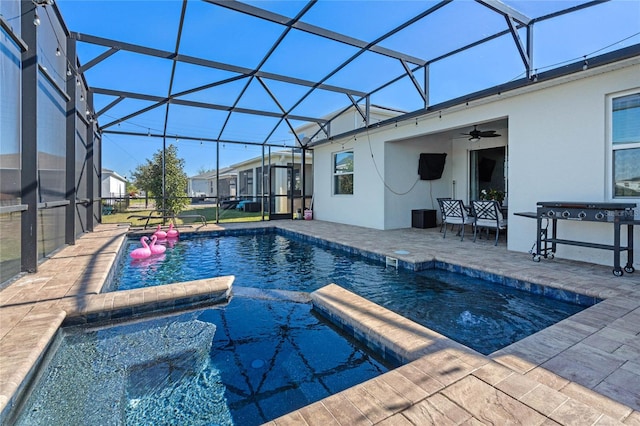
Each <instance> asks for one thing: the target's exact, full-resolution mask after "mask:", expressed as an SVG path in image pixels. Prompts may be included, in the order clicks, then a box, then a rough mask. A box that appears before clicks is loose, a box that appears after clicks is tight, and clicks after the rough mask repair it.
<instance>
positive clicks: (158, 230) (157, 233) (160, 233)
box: [153, 224, 167, 240]
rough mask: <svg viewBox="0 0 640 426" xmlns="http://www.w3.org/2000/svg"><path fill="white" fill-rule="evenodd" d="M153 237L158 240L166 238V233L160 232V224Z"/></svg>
mask: <svg viewBox="0 0 640 426" xmlns="http://www.w3.org/2000/svg"><path fill="white" fill-rule="evenodd" d="M153 235H155V236H156V237H158V240H164V239H166V238H167V233H166V232H165V231H163V230H162V227H161V226H160V224H158V229H157V230H156V232H154V233H153Z"/></svg>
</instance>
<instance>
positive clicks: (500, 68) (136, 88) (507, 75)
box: [57, 0, 640, 177]
mask: <svg viewBox="0 0 640 426" xmlns="http://www.w3.org/2000/svg"><path fill="white" fill-rule="evenodd" d="M247 3H249V4H251V5H253V6H256V7H260V8H263V9H267V10H269V11H271V12H274V13H278V14H281V15H285V16H287V17H293V16H295V15H296V14H297V13H298V12H299V11H300V10H301V9H302V8H303V7H304V5H305V4H306V2H301V1H252V2H247ZM435 3H436V2H435V1H384V0H378V1H364V0H363V1H342V0H333V1H326V0H325V1H319V2H318V3H317V4H315V5H314V6H313V7H312V8H311V9H310V10H309V11H308V12H307V13H306V14H305V15H304V16H303V18H302V21H303V22H305V23H308V24H313V25H317V26H323V27H325V28H328V29H329V30H332V31H336V32H339V33H343V34H345V35H348V36H351V37H355V38H358V39H361V40H365V41H371V40H374V39H376V38H377V37H379V36H381V35H383V34H385V33H386V32H387V31H389V30H391V29H393V28H394V27H396V26H397V25H399V24H400V23H402V22H404V21H406V20H407V19H409V18H411V17H412V16H415V15H416V14H418V13H420V12H422V11H424V10H426V9H427V8H428V7H430V6H432V5H433V4H435ZM504 3H506V4H508V5H509V6H511V7H513V8H515V9H517V10H519V11H521V12H522V13H524V14H526V15H528V16H531V17H538V16H541V15H544V14H547V13H550V12H553V11H555V10H559V9H562V8H566V7H571V6H573V5H575V4H579V3H584V2H582V1H573V0H563V1H524V0H520V1H504ZM57 4H58V7H59V8H60V10H61V13H62V15H63V18H64V20H65V22H66V24H67V27H68V28H69V30H71V31H74V32H76V31H77V32H80V33H85V34H90V35H95V36H100V37H105V38H109V39H114V40H119V41H126V42H128V43H133V44H138V45H142V46H147V47H152V48H155V49H161V50H166V51H173V50H174V49H175V45H176V34H177V29H178V23H179V16H180V11H181V7H182V2H181V1H178V0H154V1H151V0H149V1H147V0H137V1H129V0H111V1H100V0H57ZM504 29H506V24H505V21H504V19H503V18H502V17H500V16H498V15H497V14H495V13H493V12H491V11H489V10H488V9H486V8H484V7H483V6H481V5H479V4H477V3H475V2H472V1H470V0H455V1H454V2H453V3H452V4H450V5H447V6H446V7H444V8H442V9H440V10H438V11H437V12H435V13H434V14H433V15H431V16H429V17H427V18H425V19H423V20H421V21H420V22H418V23H416V24H415V25H412V26H410V27H409V28H407V29H405V30H404V31H402V32H401V33H398V34H396V35H394V36H392V37H390V38H388V39H386V40H384V41H383V42H382V43H381V44H380V45H381V46H382V47H385V48H389V49H393V50H396V51H401V52H403V53H406V54H409V55H412V56H415V57H418V58H421V59H425V60H429V59H432V58H434V57H437V56H439V55H441V54H443V53H445V52H447V51H449V50H452V49H455V48H457V47H461V46H463V45H466V44H468V43H470V42H472V41H474V40H476V39H478V38H482V37H484V36H487V35H490V34H493V33H495V32H498V31H501V30H504ZM282 31H283V27H282V26H280V25H277V24H274V23H270V22H266V21H263V20H260V19H257V18H253V17H249V16H245V15H240V14H238V13H236V12H232V11H230V10H227V9H225V8H221V7H217V6H214V5H211V4H209V3H206V2H202V1H189V2H188V6H187V12H186V19H185V26H184V30H183V35H182V40H181V45H180V53H181V54H184V55H191V56H196V57H200V58H204V59H208V60H212V61H219V62H222V63H227V64H231V65H235V66H239V67H246V68H249V69H253V68H255V67H256V66H257V65H258V63H259V62H260V61H261V60H262V59H263V58H264V57H265V54H266V52H267V51H268V49H269V48H270V47H271V45H272V44H273V43H274V42H275V40H277V39H278V37H279V36H280V35H281V34H282ZM639 32H640V1H637V0H614V1H611V2H609V3H606V4H603V5H599V6H596V7H592V8H589V9H586V10H583V11H580V12H578V13H575V14H572V15H570V16H565V17H560V18H556V19H553V20H550V21H543V22H540V23H537V24H536V25H535V27H534V55H533V64H534V68H536V69H538V70H539V71H543V70H545V69H548V68H553V67H557V66H560V65H562V64H564V63H569V62H574V61H576V60H577V59H580V58H582V57H583V56H587V57H589V56H595V55H597V54H601V53H605V52H607V51H611V50H615V49H619V48H622V47H625V46H629V45H631V44H637V43H640V36H639V34H638V33H639ZM521 36H522V37H524V33H522V34H521ZM104 51H105V48H104V47H100V46H95V45H90V44H86V43H79V44H78V54H79V57H80V61H81V63H87V62H88V61H90V60H91V59H93V58H94V57H95V56H97V55H99V54H101V53H102V52H104ZM356 52H357V49H356V48H354V47H351V46H345V45H342V44H340V43H337V42H334V41H330V40H326V39H320V38H318V37H316V36H312V35H310V34H308V33H304V32H301V31H297V30H294V31H292V32H291V33H289V34H288V35H287V37H285V39H284V40H283V42H282V44H281V45H280V46H279V48H278V49H277V50H276V51H275V53H274V54H273V55H271V56H270V57H269V58H268V59H267V60H266V61H265V63H264V64H263V66H262V68H261V70H262V71H267V72H271V73H276V74H282V75H288V76H293V77H296V78H300V79H306V80H317V79H320V78H323V77H325V76H327V74H328V73H329V72H330V71H331V70H332V69H333V68H334V67H336V66H338V65H340V64H341V63H343V62H344V61H345V60H346V59H348V58H350V57H351V56H352V55H354V54H355V53H356ZM403 72H404V71H403V68H402V66H401V64H400V62H399V61H397V60H395V59H390V58H388V57H384V56H380V55H375V54H372V53H366V54H363V55H360V56H359V57H358V58H357V59H356V60H354V61H353V62H352V63H351V64H349V65H348V66H347V67H345V68H344V69H343V70H342V71H340V72H338V73H336V74H335V75H333V76H331V78H329V79H328V80H327V81H326V83H327V84H332V85H335V86H340V87H347V88H351V89H356V90H360V91H364V92H367V91H370V90H372V89H374V88H376V87H378V86H380V85H381V84H383V83H385V82H386V81H388V80H390V79H391V78H394V77H397V76H399V75H402V73H403ZM85 75H86V78H87V81H88V82H89V85H91V86H93V87H101V88H111V89H116V90H122V91H131V92H136V93H142V94H149V95H154V96H160V97H165V96H167V93H168V84H169V81H170V75H171V62H170V61H166V60H160V59H157V58H142V59H140V56H139V55H134V54H132V53H128V52H124V51H120V52H118V53H116V54H114V55H112V56H110V57H109V58H108V59H106V60H105V61H103V62H102V63H100V64H98V65H97V66H95V67H93V68H91V69H89V70H88V71H87V72H86V74H85ZM236 75H237V74H236V73H233V72H229V71H222V70H215V69H212V68H207V67H201V66H196V65H189V64H184V63H180V64H179V65H178V66H177V68H176V75H175V82H174V86H173V90H172V93H176V92H179V91H182V90H188V89H191V88H193V87H197V86H200V85H204V84H208V83H212V82H214V81H220V80H224V79H226V78H230V77H233V76H236ZM523 76H524V67H523V64H522V61H521V60H520V57H519V55H518V53H517V50H516V48H515V44H514V42H513V39H512V38H511V37H509V36H507V37H502V38H500V39H497V40H494V41H492V42H490V43H487V44H486V45H483V46H480V47H478V48H475V49H471V50H470V51H467V52H464V53H461V54H459V55H455V56H453V57H450V58H448V59H446V60H443V61H441V62H437V63H435V64H433V65H432V67H431V70H430V88H431V92H430V98H431V102H432V103H438V102H442V101H445V100H447V99H451V98H455V97H458V96H461V95H464V94H466V93H470V92H474V91H477V90H481V89H483V88H486V87H491V86H494V85H497V84H501V83H504V82H508V81H510V80H514V79H517V78H522V77H523ZM416 77H417V78H418V80H419V81H422V78H423V77H422V72H421V71H420V72H418V73H416ZM246 82H247V79H243V80H241V81H237V82H235V83H233V84H229V85H225V86H218V87H215V88H212V89H208V90H203V91H200V92H196V93H193V94H191V95H188V96H184V97H183V98H182V99H186V100H190V101H198V102H208V103H218V104H226V105H229V104H232V103H233V102H234V100H235V99H236V97H237V96H238V94H239V93H240V92H241V91H242V90H243V88H244V87H245V84H246ZM266 84H267V85H268V88H269V90H270V91H271V92H272V93H274V94H275V96H276V98H277V99H278V102H279V103H280V104H281V106H282V107H283V108H285V110H288V109H289V108H291V107H292V106H294V104H295V103H296V102H297V101H298V100H299V99H300V97H301V96H303V95H304V94H305V93H306V92H307V90H308V89H307V88H303V87H299V86H294V85H291V84H286V83H282V82H278V81H275V80H266ZM114 99H115V98H114V97H111V96H104V95H100V96H96V97H95V98H94V100H95V110H96V111H100V110H101V109H102V108H103V107H105V106H106V105H108V104H110V103H111V102H112V101H113V100H114ZM371 101H372V103H373V104H377V105H384V106H388V107H392V108H397V109H400V110H403V111H413V110H416V109H419V108H421V106H422V101H421V98H420V97H419V96H418V94H417V92H416V90H415V88H413V86H412V84H411V82H410V81H409V79H408V78H405V79H404V80H402V81H400V82H398V83H397V84H395V85H394V86H392V87H390V88H388V89H385V90H383V91H381V92H380V93H377V94H375V95H374V96H373V97H372V100H371ZM150 104H151V103H150V102H146V101H135V100H127V101H123V102H120V103H119V104H118V105H116V106H115V107H113V108H112V109H111V110H110V111H107V112H106V113H105V114H104V115H102V116H100V117H99V123H100V125H102V126H104V125H106V124H108V123H110V122H111V121H113V118H114V117H120V116H123V115H126V114H128V113H132V112H134V111H137V110H140V109H142V108H145V107H146V106H149V105H150ZM349 104H350V102H349V100H348V98H347V97H346V96H345V95H343V94H336V93H333V92H328V91H314V92H313V93H312V94H311V95H310V96H308V98H307V99H305V100H304V101H302V102H301V103H300V105H299V106H297V107H296V108H295V110H294V111H293V113H295V114H298V115H303V116H309V117H322V116H324V115H326V114H328V113H330V112H332V111H335V110H338V109H342V108H345V107H346V106H348V105H349ZM238 106H239V107H244V108H250V109H259V110H265V111H271V112H280V110H279V107H278V105H277V104H276V103H275V102H274V101H273V100H272V99H271V97H270V96H269V94H268V93H267V92H266V91H265V89H264V88H263V87H262V86H261V85H260V84H259V82H258V81H256V80H255V79H254V81H253V82H252V84H251V85H249V87H248V88H246V92H245V93H244V95H243V96H242V98H241V99H240V102H239V103H238ZM164 112H165V107H164V106H162V107H159V108H156V109H154V110H152V111H149V112H148V113H145V114H142V115H139V116H136V117H134V118H132V119H130V120H127V121H126V122H123V123H120V124H119V125H115V126H113V127H112V129H113V130H122V131H133V132H140V133H143V134H146V133H148V132H150V133H162V131H163V127H164ZM226 118H227V113H226V112H223V111H215V110H209V109H202V110H194V109H193V108H187V107H183V106H176V105H172V106H171V109H170V113H169V119H168V124H167V133H168V134H170V135H188V136H193V137H195V138H200V137H202V138H214V139H215V138H217V137H219V136H220V131H221V128H222V125H223V123H224V122H225V120H226ZM276 124H277V120H275V119H273V118H265V117H260V116H256V115H248V114H232V115H231V119H230V120H229V121H228V123H227V126H226V128H225V131H224V132H223V133H222V139H227V140H236V141H246V142H248V143H247V144H246V145H244V144H240V145H236V144H229V143H227V144H224V146H221V148H220V158H219V164H220V167H225V166H228V165H230V164H233V163H235V162H239V161H242V160H244V159H247V158H251V157H253V156H257V155H260V153H261V148H260V147H254V146H252V145H251V143H261V142H264V140H265V137H266V135H268V134H269V133H270V132H271V131H272V130H273V128H274V127H275V125H276ZM292 124H293V125H294V126H296V127H297V126H300V125H302V124H305V122H303V121H295V120H294V121H293V123H292ZM103 141H104V145H103V167H105V168H109V169H113V170H115V171H116V172H118V173H119V174H121V175H123V176H127V177H128V176H130V172H131V171H133V170H134V169H135V167H136V165H138V164H141V163H143V162H144V161H145V160H146V159H147V158H150V157H151V155H152V154H153V153H154V152H156V151H157V150H158V149H160V148H161V147H162V140H161V139H159V138H149V137H125V136H121V135H105V136H104V139H103ZM170 143H174V144H176V145H177V146H178V153H179V155H180V156H181V157H183V158H184V159H185V162H186V171H187V174H188V175H194V174H196V173H197V172H198V171H199V170H204V169H215V168H216V164H217V163H216V161H217V157H216V147H215V144H213V143H209V142H206V141H205V142H201V141H199V140H195V141H188V140H181V139H179V137H172V138H168V139H167V144H170ZM269 143H272V144H281V143H282V144H283V145H292V143H293V135H292V134H291V133H290V129H289V127H288V126H286V125H285V124H284V123H282V124H281V125H280V126H278V127H277V129H276V130H275V131H273V134H272V136H271V137H270V139H269Z"/></svg>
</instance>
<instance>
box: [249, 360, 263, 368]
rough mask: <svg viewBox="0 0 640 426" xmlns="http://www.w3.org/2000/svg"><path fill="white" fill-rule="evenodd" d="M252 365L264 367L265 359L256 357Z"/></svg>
mask: <svg viewBox="0 0 640 426" xmlns="http://www.w3.org/2000/svg"><path fill="white" fill-rule="evenodd" d="M251 367H253V368H262V367H264V361H263V360H261V359H254V360H253V361H252V362H251Z"/></svg>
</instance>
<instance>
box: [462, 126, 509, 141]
mask: <svg viewBox="0 0 640 426" xmlns="http://www.w3.org/2000/svg"><path fill="white" fill-rule="evenodd" d="M461 134H463V135H467V136H470V138H469V140H470V141H471V142H476V141H479V140H480V139H481V138H497V137H498V136H502V135H499V134H497V133H496V131H495V130H478V128H477V126H473V130H472V131H470V132H469V133H461Z"/></svg>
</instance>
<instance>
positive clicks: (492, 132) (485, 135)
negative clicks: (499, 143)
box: [480, 130, 501, 138]
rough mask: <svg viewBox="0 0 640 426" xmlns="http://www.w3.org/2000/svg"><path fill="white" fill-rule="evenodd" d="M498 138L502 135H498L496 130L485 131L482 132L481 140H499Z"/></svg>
mask: <svg viewBox="0 0 640 426" xmlns="http://www.w3.org/2000/svg"><path fill="white" fill-rule="evenodd" d="M498 136H501V135H499V134H497V133H496V131H495V130H485V131H482V132H480V137H481V138H497V137H498Z"/></svg>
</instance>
